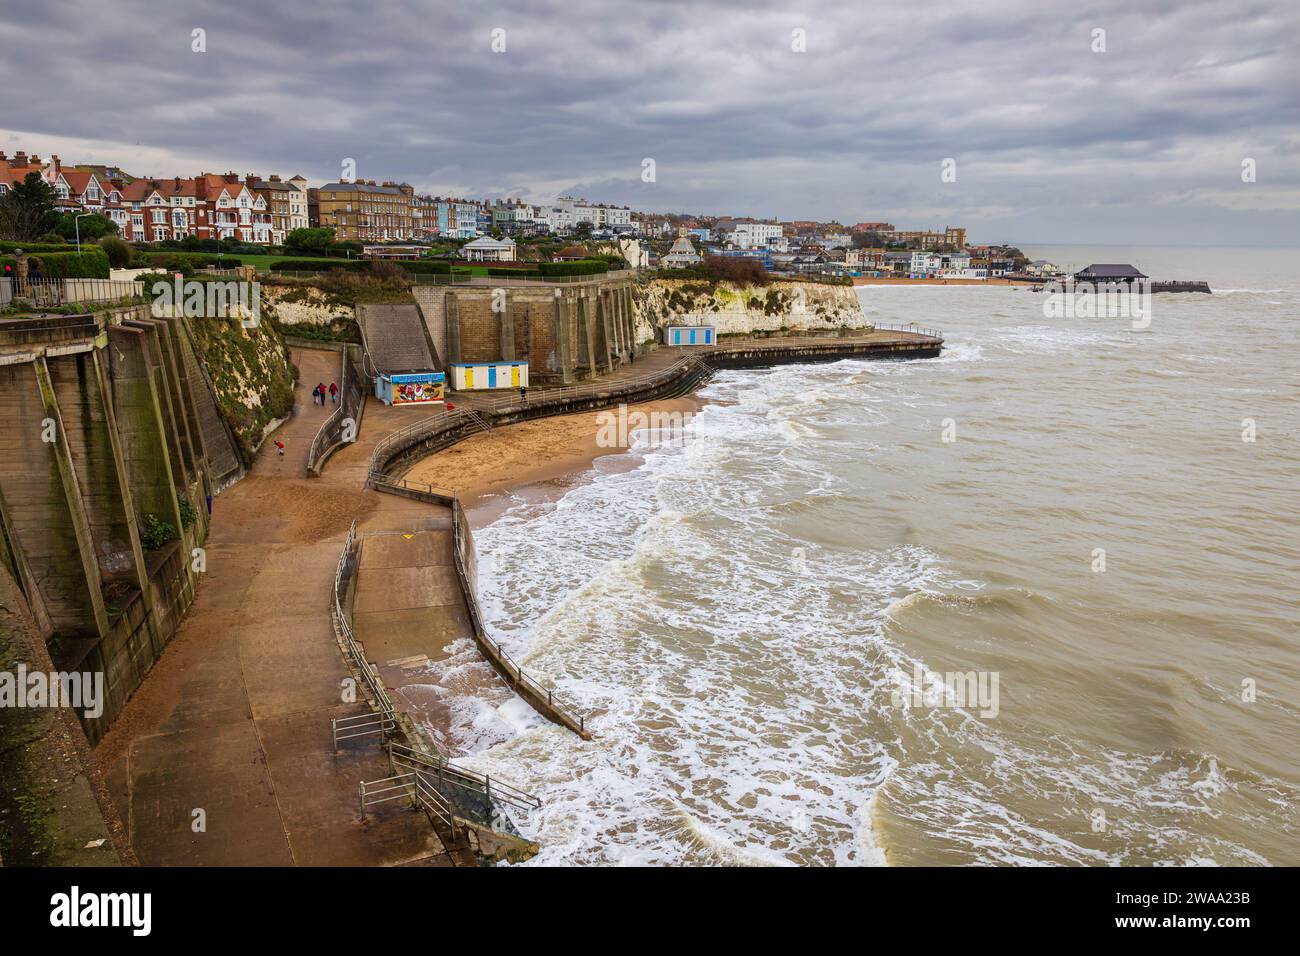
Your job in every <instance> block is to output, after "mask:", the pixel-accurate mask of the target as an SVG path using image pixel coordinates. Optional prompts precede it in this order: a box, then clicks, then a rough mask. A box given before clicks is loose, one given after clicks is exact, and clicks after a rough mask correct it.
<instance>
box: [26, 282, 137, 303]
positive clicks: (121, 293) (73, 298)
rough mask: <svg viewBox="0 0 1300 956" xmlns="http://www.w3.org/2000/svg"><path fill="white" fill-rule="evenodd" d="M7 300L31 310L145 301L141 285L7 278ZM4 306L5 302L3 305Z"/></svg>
mask: <svg viewBox="0 0 1300 956" xmlns="http://www.w3.org/2000/svg"><path fill="white" fill-rule="evenodd" d="M9 281H10V288H9V297H10V300H14V301H16V300H19V299H21V300H24V301H26V302H29V303H31V306H32V308H35V309H40V308H52V307H54V306H60V305H78V304H86V305H91V304H98V305H103V304H105V303H122V304H124V305H133V304H137V303H139V302H142V301H144V299H143V296H144V283H142V282H135V281H116V280H113V279H78V278H73V279H48V278H40V279H23V280H17V279H10V280H9ZM6 304H7V303H6Z"/></svg>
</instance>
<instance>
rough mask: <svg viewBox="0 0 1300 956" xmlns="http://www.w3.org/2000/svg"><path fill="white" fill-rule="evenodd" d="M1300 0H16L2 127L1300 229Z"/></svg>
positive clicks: (904, 224)
mask: <svg viewBox="0 0 1300 956" xmlns="http://www.w3.org/2000/svg"><path fill="white" fill-rule="evenodd" d="M1298 10H1300V8H1298V7H1297V6H1296V5H1295V4H1291V3H1284V2H1277V3H1250V2H1246V3H1231V2H1199V3H1198V2H1190V3H1173V2H1168V3H1165V2H1151V3H1138V4H1134V3H1131V2H1097V3H1083V4H1080V3H1075V2H1047V3H1036V4H1030V3H1019V4H1014V3H1004V2H998V0H990V2H984V3H978V4H952V5H946V4H933V3H932V4H865V3H863V4H857V3H848V4H846V3H842V2H841V3H805V4H803V5H801V6H797V7H796V6H787V5H782V4H766V3H761V2H750V3H743V4H721V3H687V2H645V3H625V2H606V3H596V2H591V0H567V2H563V3H559V2H544V0H533V2H527V3H510V2H499V3H498V2H493V3H473V4H465V3H456V4H452V3H439V4H433V3H423V4H421V3H403V2H394V3H380V4H375V5H366V4H361V3H337V2H320V3H313V4H294V5H273V4H269V3H259V4H251V3H239V2H233V0H227V2H213V3H205V2H184V0H176V2H161V0H157V2H152V3H145V2H102V0H101V2H89V0H73V2H62V3H57V4H23V5H21V6H20V5H18V4H9V5H7V8H6V9H5V11H4V16H3V17H0V89H3V90H6V91H8V95H5V96H3V97H0V104H3V105H0V148H4V149H8V150H10V151H12V150H13V149H16V148H22V149H27V150H28V151H37V152H43V153H45V152H51V151H60V152H61V153H63V154H64V155H63V158H64V159H65V161H77V160H85V159H86V156H85V153H87V152H91V153H93V156H94V160H93V161H95V162H104V163H117V164H119V165H121V166H123V167H124V168H126V169H127V170H129V171H131V172H133V173H135V174H137V175H173V174H177V175H190V174H193V173H195V172H198V171H199V167H202V168H204V169H209V170H214V171H224V170H226V169H235V170H236V171H239V172H248V171H256V172H259V173H264V174H265V173H270V172H280V173H283V174H286V175H291V174H293V173H302V174H303V175H306V176H308V177H309V178H310V179H312V180H313V181H318V182H323V181H326V180H329V179H334V178H337V177H338V176H339V174H340V171H341V164H342V161H343V160H344V159H345V158H351V159H354V160H355V161H356V164H357V173H358V175H360V176H362V177H364V178H374V179H395V180H399V181H406V182H410V183H412V184H413V185H414V186H416V187H417V189H420V190H422V191H429V192H433V193H439V194H456V195H471V196H487V197H495V196H504V195H522V196H525V197H528V198H531V199H534V200H542V199H546V198H550V197H552V196H554V195H555V194H557V193H560V192H574V193H577V194H581V195H586V196H588V197H589V198H592V199H599V200H604V201H613V202H620V203H627V204H629V205H632V206H634V207H635V208H643V209H650V210H657V211H692V212H703V213H720V212H729V213H736V214H747V215H757V216H780V217H785V218H810V219H811V218H819V219H829V218H832V217H837V218H839V219H840V220H841V221H848V222H854V221H858V220H861V219H870V220H875V219H883V220H889V221H891V222H894V223H895V224H896V225H898V226H900V227H901V228H919V227H922V226H942V225H945V224H953V225H957V224H961V225H965V226H967V227H968V228H969V229H970V233H971V236H972V238H973V239H975V240H1012V241H1016V240H1019V241H1035V242H1050V241H1062V242H1071V241H1073V242H1124V243H1133V242H1204V243H1222V242H1235V243H1261V244H1263V243H1277V242H1284V243H1287V244H1293V243H1295V241H1296V237H1297V236H1300V228H1297V227H1298V226H1300V163H1297V159H1296V157H1297V154H1298V153H1300V147H1298V145H1297V143H1298V142H1300V141H1298V140H1297V134H1296V130H1297V129H1300V122H1298V120H1300V95H1297V94H1300V65H1298V64H1300V57H1298V56H1297V52H1300V51H1297V44H1298V39H1297V38H1300V29H1298V28H1300V12H1297V11H1298ZM194 30H203V31H205V40H206V47H207V49H206V52H203V53H196V52H193V50H192V49H191V36H192V31H194ZM496 30H500V31H504V34H497V37H498V38H502V37H503V39H504V44H505V50H504V52H494V51H493V48H492V44H493V36H494V33H493V31H496ZM796 30H799V31H804V33H803V35H804V36H805V37H806V41H805V42H806V51H805V52H797V51H796V50H795V49H794V48H793V47H794V46H795V45H796V44H794V43H793V40H794V37H795V33H794V31H796ZM1095 30H1104V31H1105V43H1106V50H1105V52H1102V53H1099V52H1094V50H1093V46H1094V31H1095ZM51 145H54V146H56V147H57V149H51ZM647 157H649V158H652V159H654V160H655V163H656V172H657V177H656V181H655V182H652V183H646V182H642V181H641V169H642V160H643V159H645V158H647ZM945 158H952V159H954V160H955V161H956V169H957V180H956V182H950V183H945V182H942V181H941V179H940V169H941V163H942V161H943V160H944V159H945ZM1247 158H1250V159H1254V160H1255V161H1256V164H1257V181H1256V182H1255V183H1243V182H1242V179H1241V166H1242V162H1243V160H1245V159H1247ZM141 164H143V165H141Z"/></svg>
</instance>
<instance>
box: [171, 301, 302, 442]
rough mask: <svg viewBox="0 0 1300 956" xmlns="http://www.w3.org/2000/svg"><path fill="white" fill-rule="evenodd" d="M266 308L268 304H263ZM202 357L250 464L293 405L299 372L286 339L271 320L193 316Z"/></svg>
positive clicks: (236, 438) (193, 326) (193, 325)
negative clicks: (255, 322)
mask: <svg viewBox="0 0 1300 956" xmlns="http://www.w3.org/2000/svg"><path fill="white" fill-rule="evenodd" d="M264 308H265V306H264ZM190 328H191V329H192V330H193V332H194V339H195V344H196V345H197V346H198V351H199V356H200V358H201V359H202V361H203V365H204V367H205V368H206V369H207V372H208V375H209V377H211V379H212V386H213V388H214V389H215V391H216V393H217V401H218V403H219V404H220V406H221V413H222V415H223V416H224V417H225V419H226V421H227V423H229V425H230V427H231V430H232V431H233V432H234V434H235V440H236V441H237V442H238V443H239V448H240V456H241V457H242V458H243V459H244V461H245V463H250V462H252V460H253V455H254V454H255V453H256V451H257V449H258V447H259V446H260V445H261V444H262V441H263V439H265V437H266V436H267V435H268V434H270V432H271V431H273V430H274V429H275V427H276V426H277V425H279V424H280V422H282V421H284V419H286V418H288V417H289V413H290V412H291V411H292V410H293V384H294V380H295V378H296V377H297V375H296V373H295V371H294V368H293V366H292V365H291V364H290V363H289V352H288V349H287V348H286V347H285V344H284V338H283V337H282V336H281V335H280V333H279V332H278V331H277V330H276V328H275V326H274V325H273V324H272V323H270V322H261V323H259V324H258V325H256V326H253V327H251V328H246V327H245V326H244V325H243V323H241V322H235V321H232V320H230V319H191V320H190Z"/></svg>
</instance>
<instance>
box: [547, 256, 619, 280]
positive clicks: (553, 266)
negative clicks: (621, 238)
mask: <svg viewBox="0 0 1300 956" xmlns="http://www.w3.org/2000/svg"><path fill="white" fill-rule="evenodd" d="M537 268H538V271H539V272H541V274H542V275H544V276H546V277H548V278H550V277H551V276H587V275H597V274H598V273H601V272H608V271H609V264H608V263H606V262H601V261H598V260H595V259H579V260H578V261H577V262H539V263H538V264H537Z"/></svg>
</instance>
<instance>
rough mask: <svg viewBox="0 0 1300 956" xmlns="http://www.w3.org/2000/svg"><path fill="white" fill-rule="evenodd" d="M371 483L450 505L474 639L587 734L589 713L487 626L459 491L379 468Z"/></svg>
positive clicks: (519, 682)
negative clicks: (521, 661) (537, 675)
mask: <svg viewBox="0 0 1300 956" xmlns="http://www.w3.org/2000/svg"><path fill="white" fill-rule="evenodd" d="M368 484H369V485H370V487H372V488H374V489H375V490H377V491H388V492H390V493H394V494H404V495H406V496H408V497H413V498H416V499H417V500H423V501H428V502H429V503H430V504H437V505H441V506H443V507H450V508H451V527H452V559H453V560H454V561H455V565H456V574H457V576H458V577H459V579H460V580H461V582H463V590H464V593H465V606H466V609H467V610H468V611H469V617H470V626H471V627H472V628H473V631H474V637H475V640H476V641H477V642H478V643H479V644H480V646H482V647H485V648H486V649H487V650H488V651H490V652H491V655H490V656H492V657H494V658H495V659H496V663H497V664H498V666H499V667H500V668H501V669H502V670H504V671H505V673H506V677H507V678H508V679H509V680H510V682H511V683H512V684H513V685H514V686H516V687H518V686H521V685H522V686H523V687H525V688H526V689H527V690H528V691H530V692H531V693H532V694H534V695H535V696H537V697H538V698H539V699H544V700H545V701H546V706H547V707H549V708H550V709H551V711H553V713H554V714H555V715H557V716H558V717H560V720H559V721H558V722H559V723H563V724H566V725H568V726H570V728H571V729H576V730H577V732H578V734H579V735H581V736H585V735H586V732H587V719H586V717H585V716H584V715H583V714H581V713H578V712H577V711H576V709H574V708H573V707H572V706H570V705H568V704H566V703H565V702H564V701H563V700H561V699H557V698H556V694H555V688H553V687H548V686H546V685H545V684H543V683H542V682H541V681H539V680H538V679H537V678H535V677H534V676H533V675H532V674H529V673H528V672H527V671H526V670H524V669H523V667H521V666H520V664H519V662H518V661H516V660H515V659H514V658H513V657H511V656H510V653H509V652H508V651H507V650H506V649H505V648H504V647H502V646H501V644H500V642H498V641H495V640H493V639H492V638H491V637H490V636H488V633H487V628H486V627H485V626H484V623H483V614H482V611H481V610H480V609H479V606H478V559H477V556H476V555H475V551H474V537H473V534H472V532H471V531H470V527H469V519H468V518H466V517H465V509H464V508H463V507H462V506H461V503H460V499H459V497H457V495H456V492H454V491H450V490H448V489H445V488H437V487H434V486H433V485H430V484H426V483H424V482H417V481H410V480H408V479H406V478H391V477H389V476H388V475H387V474H385V473H384V472H383V471H377V470H372V471H371V472H370V475H369V476H368Z"/></svg>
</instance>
